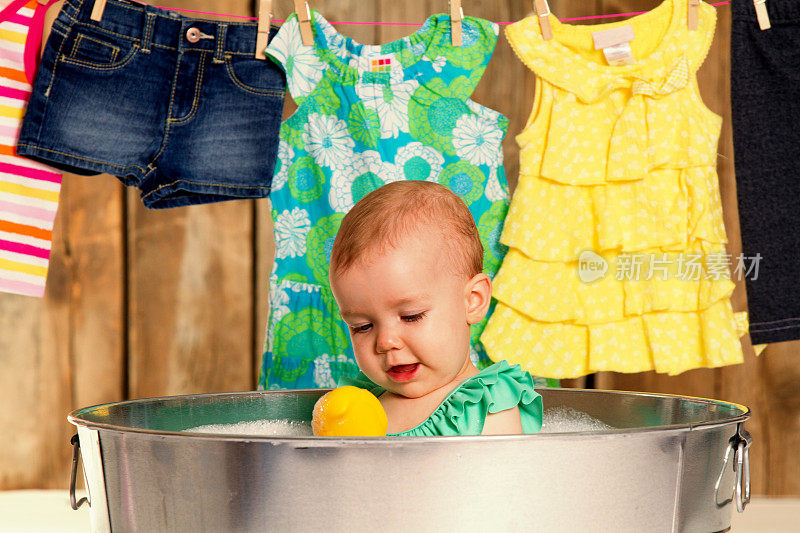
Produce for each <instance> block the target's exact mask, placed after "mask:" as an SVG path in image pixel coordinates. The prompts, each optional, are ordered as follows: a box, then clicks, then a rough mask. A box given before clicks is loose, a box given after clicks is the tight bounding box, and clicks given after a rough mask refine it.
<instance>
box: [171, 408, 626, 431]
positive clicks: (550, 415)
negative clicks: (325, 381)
mask: <svg viewBox="0 0 800 533" xmlns="http://www.w3.org/2000/svg"><path fill="white" fill-rule="evenodd" d="M606 429H613V428H612V427H611V426H609V425H607V424H604V423H603V422H601V421H600V420H598V419H596V418H593V417H591V416H589V415H587V414H586V413H583V412H581V411H577V410H575V409H572V408H570V407H554V408H552V409H546V410H545V412H544V417H543V418H542V431H541V432H542V433H570V432H585V431H603V430H606ZM185 431H187V432H189V433H210V434H215V435H220V434H222V435H250V436H259V437H262V436H263V437H310V436H312V432H311V423H310V422H297V421H293V420H254V421H252V422H239V423H237V424H211V425H207V426H197V427H193V428H189V429H186V430H185Z"/></svg>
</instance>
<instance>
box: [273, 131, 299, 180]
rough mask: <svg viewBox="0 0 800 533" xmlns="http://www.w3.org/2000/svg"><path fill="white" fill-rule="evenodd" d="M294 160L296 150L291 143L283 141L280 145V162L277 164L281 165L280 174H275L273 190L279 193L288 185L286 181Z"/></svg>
mask: <svg viewBox="0 0 800 533" xmlns="http://www.w3.org/2000/svg"><path fill="white" fill-rule="evenodd" d="M292 159H294V150H293V149H292V147H291V146H289V143H287V142H286V141H284V140H281V142H280V144H279V145H278V161H277V164H278V165H280V168H279V169H278V172H276V173H275V177H274V178H272V186H271V190H273V191H279V190H281V189H282V188H283V186H284V185H286V180H288V179H289V167H290V166H292Z"/></svg>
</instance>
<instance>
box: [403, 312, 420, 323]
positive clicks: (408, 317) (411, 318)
mask: <svg viewBox="0 0 800 533" xmlns="http://www.w3.org/2000/svg"><path fill="white" fill-rule="evenodd" d="M400 318H402V319H403V321H404V322H418V321H420V320H422V319H423V318H425V312H424V311H423V312H422V313H416V314H414V315H403V316H401V317H400Z"/></svg>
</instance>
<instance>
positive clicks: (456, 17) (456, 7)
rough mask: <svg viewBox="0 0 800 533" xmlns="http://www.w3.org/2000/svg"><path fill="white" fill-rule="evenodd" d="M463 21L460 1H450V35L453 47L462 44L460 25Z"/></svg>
mask: <svg viewBox="0 0 800 533" xmlns="http://www.w3.org/2000/svg"><path fill="white" fill-rule="evenodd" d="M463 20H464V9H463V8H462V7H461V0H450V34H451V35H452V37H453V46H461V45H462V44H463V43H464V38H463V33H462V24H461V22H462V21H463Z"/></svg>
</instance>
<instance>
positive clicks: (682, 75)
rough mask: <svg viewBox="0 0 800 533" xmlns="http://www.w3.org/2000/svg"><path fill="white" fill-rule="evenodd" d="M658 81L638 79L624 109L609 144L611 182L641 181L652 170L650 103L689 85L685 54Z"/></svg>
mask: <svg viewBox="0 0 800 533" xmlns="http://www.w3.org/2000/svg"><path fill="white" fill-rule="evenodd" d="M662 80H663V81H661V82H660V83H659V81H658V80H648V79H644V78H640V77H637V78H634V81H633V83H632V85H631V98H630V100H628V103H627V104H626V105H625V108H624V109H623V110H622V113H621V114H620V116H619V118H618V119H617V122H616V124H615V125H614V129H613V132H612V134H611V140H610V142H609V147H608V168H607V173H606V176H607V180H608V181H630V180H638V179H641V178H643V177H644V176H645V174H646V173H647V172H648V171H649V170H650V168H649V167H650V165H649V153H648V135H649V133H648V129H647V102H646V100H645V98H651V99H656V98H661V97H662V96H666V95H668V94H670V93H673V92H675V91H678V90H680V89H683V88H684V87H686V85H687V84H688V83H689V61H688V59H687V58H686V56H681V57H680V58H678V60H677V61H675V62H674V63H673V64H672V66H671V67H670V68H669V69H668V71H667V75H666V76H665V77H664V78H663V79H662Z"/></svg>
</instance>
